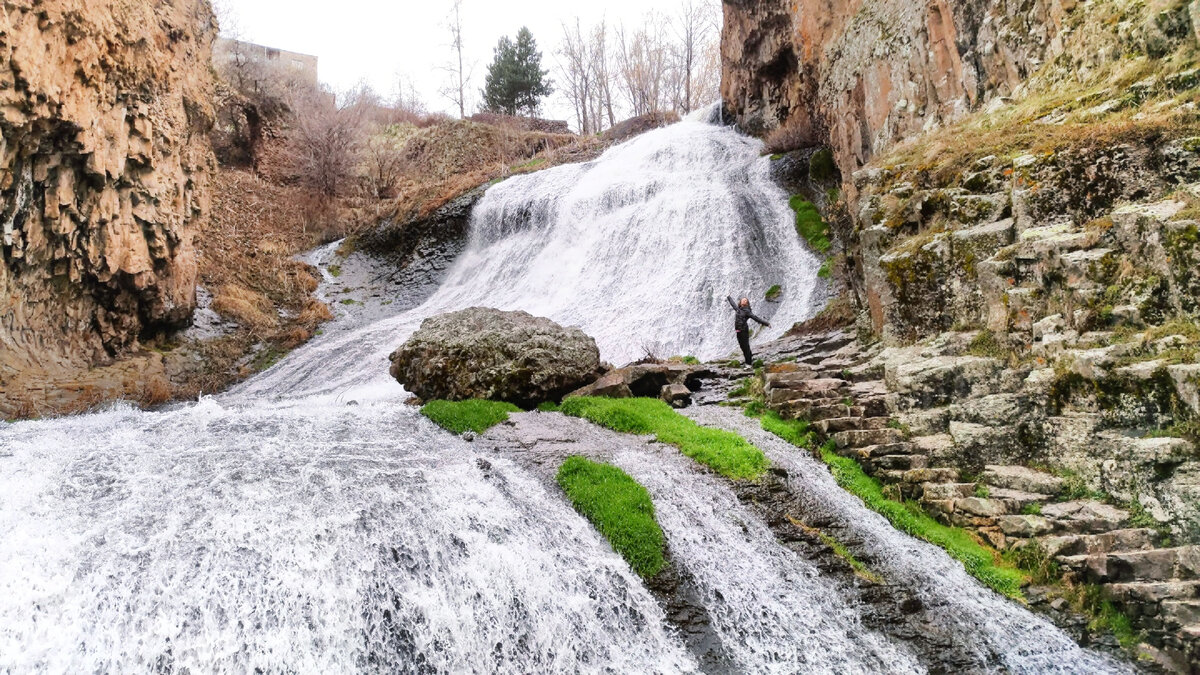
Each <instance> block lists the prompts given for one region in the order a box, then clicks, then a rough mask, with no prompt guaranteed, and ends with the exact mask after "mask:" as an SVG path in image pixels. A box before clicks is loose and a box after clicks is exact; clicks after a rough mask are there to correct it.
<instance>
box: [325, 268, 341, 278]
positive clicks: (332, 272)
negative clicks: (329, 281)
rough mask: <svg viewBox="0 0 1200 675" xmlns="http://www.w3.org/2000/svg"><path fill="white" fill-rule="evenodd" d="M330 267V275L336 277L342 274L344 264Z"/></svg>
mask: <svg viewBox="0 0 1200 675" xmlns="http://www.w3.org/2000/svg"><path fill="white" fill-rule="evenodd" d="M328 269H329V275H330V276H332V277H335V278H336V277H340V276H342V266H341V265H330V266H329V268H328Z"/></svg>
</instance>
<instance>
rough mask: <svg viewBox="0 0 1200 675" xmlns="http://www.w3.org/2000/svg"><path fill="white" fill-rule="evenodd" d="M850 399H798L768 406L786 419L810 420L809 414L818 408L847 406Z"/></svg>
mask: <svg viewBox="0 0 1200 675" xmlns="http://www.w3.org/2000/svg"><path fill="white" fill-rule="evenodd" d="M847 400H848V399H847V398H845V397H840V398H797V399H793V400H790V401H785V402H783V403H780V404H778V405H768V407H770V408H771V409H772V410H774V411H775V412H777V413H779V414H780V415H781V416H783V417H784V418H786V419H803V420H806V419H810V418H809V414H810V413H811V412H812V411H813V410H814V409H816V408H827V407H829V406H835V405H846V401H847Z"/></svg>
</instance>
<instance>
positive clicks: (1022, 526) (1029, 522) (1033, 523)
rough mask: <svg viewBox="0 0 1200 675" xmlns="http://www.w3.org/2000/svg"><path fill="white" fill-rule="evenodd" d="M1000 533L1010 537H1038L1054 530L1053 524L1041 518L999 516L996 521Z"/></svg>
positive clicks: (1031, 516)
mask: <svg viewBox="0 0 1200 675" xmlns="http://www.w3.org/2000/svg"><path fill="white" fill-rule="evenodd" d="M996 524H997V525H999V526H1000V531H1001V532H1003V533H1004V534H1006V535H1008V536H1010V537H1038V536H1041V535H1043V534H1048V533H1049V532H1052V531H1053V530H1054V524H1053V523H1051V522H1050V521H1049V520H1047V519H1046V518H1043V517H1042V516H1033V515H1016V516H1000V517H999V518H997V519H996Z"/></svg>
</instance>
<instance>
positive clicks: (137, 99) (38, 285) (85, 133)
mask: <svg viewBox="0 0 1200 675" xmlns="http://www.w3.org/2000/svg"><path fill="white" fill-rule="evenodd" d="M215 32H216V26H215V22H214V19H213V15H212V12H211V8H210V7H209V3H208V2H207V1H206V0H165V1H163V2H157V3H147V2H139V1H135V0H107V1H101V2H90V1H89V2H84V1H83V0H46V1H36V2H30V1H28V0H24V1H22V0H18V1H17V2H6V3H5V4H4V6H3V9H0V132H2V137H3V138H2V140H0V228H2V234H0V236H2V241H0V243H2V249H0V251H2V255H3V265H0V412H5V413H8V414H12V413H14V412H17V413H24V414H29V413H31V412H36V409H37V408H38V406H39V403H41V402H44V399H45V394H41V393H39V391H45V392H49V391H52V390H54V389H55V388H56V385H55V384H54V383H55V382H60V383H61V381H62V379H63V378H67V379H69V378H70V377H71V376H72V373H79V372H82V371H85V370H87V369H89V368H92V367H95V366H104V365H107V364H109V363H110V362H111V361H112V360H113V359H114V358H116V357H121V356H124V355H127V354H129V353H130V352H131V350H134V349H135V348H136V347H137V345H138V339H139V336H140V335H144V334H146V333H153V332H155V331H158V330H160V329H165V328H172V327H177V326H179V325H180V324H185V323H186V322H188V321H189V320H190V317H191V314H192V310H193V308H194V306H195V293H196V291H195V289H196V269H197V263H196V256H195V252H194V249H193V236H194V232H195V231H196V229H197V228H198V227H199V225H200V224H202V223H203V221H204V220H205V219H206V218H207V217H208V212H209V199H210V197H209V183H210V177H211V173H212V171H213V159H212V151H211V148H210V144H209V141H208V135H207V134H208V130H209V128H210V126H211V121H212V110H211V99H212V94H211V87H212V82H211V66H210V58H211V57H210V48H211V42H212V40H213V37H214V36H215ZM134 370H135V372H133V373H130V374H129V376H130V377H132V379H133V380H134V381H136V380H138V379H139V376H138V373H137V372H136V371H137V370H138V369H137V368H135V369H134ZM30 382H37V383H39V387H38V391H34V390H33V389H31V388H30V385H29V383H30ZM126 384H130V383H126ZM88 386H91V385H88ZM132 386H137V383H136V382H133V383H132ZM59 388H61V387H59ZM126 388H128V387H126ZM60 393H61V392H60ZM31 406H32V407H33V410H30V409H29V408H30V407H31Z"/></svg>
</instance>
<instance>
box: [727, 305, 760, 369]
mask: <svg viewBox="0 0 1200 675" xmlns="http://www.w3.org/2000/svg"><path fill="white" fill-rule="evenodd" d="M725 299H726V300H728V301H729V306H730V307H732V308H733V311H734V316H733V327H734V330H736V331H737V339H738V345H739V346H741V348H742V355H743V356H745V357H746V365H748V366H751V365H754V354H752V353H751V352H750V320H751V319H754V320H755V321H757V322H759V323H760V324H762V325H764V326H768V327H769V326H770V325H771V324H769V323H767V322H766V321H763V320H762V319H760V318H758V317H757V316H755V315H754V312H753V311H751V310H750V298H742V300H741V302H737V303H735V302H734V301H733V297H732V296H725Z"/></svg>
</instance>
